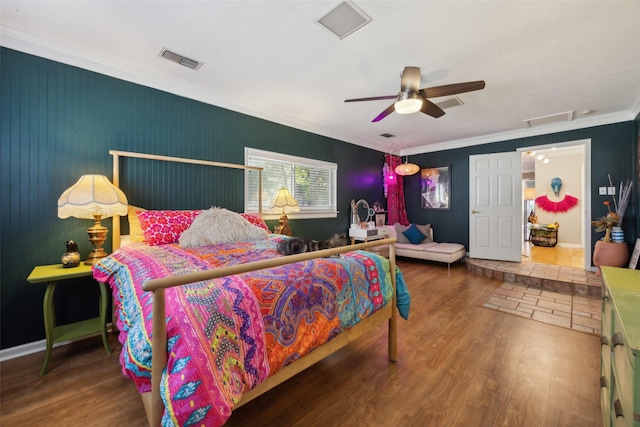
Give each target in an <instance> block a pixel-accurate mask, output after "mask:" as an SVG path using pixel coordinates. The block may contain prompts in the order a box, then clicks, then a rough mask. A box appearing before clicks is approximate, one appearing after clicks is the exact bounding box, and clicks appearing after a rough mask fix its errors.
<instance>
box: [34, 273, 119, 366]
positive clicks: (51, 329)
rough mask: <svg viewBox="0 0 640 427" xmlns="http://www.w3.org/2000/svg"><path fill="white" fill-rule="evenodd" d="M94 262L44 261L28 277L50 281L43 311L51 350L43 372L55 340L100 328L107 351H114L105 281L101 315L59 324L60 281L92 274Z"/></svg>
mask: <svg viewBox="0 0 640 427" xmlns="http://www.w3.org/2000/svg"><path fill="white" fill-rule="evenodd" d="M91 269H92V266H90V265H84V264H80V265H79V266H77V267H69V268H64V267H63V266H62V264H53V265H40V266H37V267H36V268H34V269H33V271H32V272H31V274H30V275H29V277H28V278H27V281H28V282H29V283H45V282H46V283H47V290H46V291H45V293H44V301H43V303H42V311H43V314H44V330H45V333H46V336H47V352H46V354H45V356H44V364H43V365H42V369H41V370H40V376H43V375H44V374H46V373H47V366H48V365H49V358H50V357H51V350H52V348H53V344H55V343H57V342H62V341H68V340H72V339H75V338H80V337H84V336H88V335H93V334H95V333H97V332H100V333H101V334H102V343H103V344H104V348H105V349H106V350H107V353H108V354H110V353H111V348H110V347H109V341H108V340H107V331H106V329H105V323H106V321H107V288H106V285H105V284H104V283H98V286H99V287H100V315H99V316H98V317H94V318H93V319H87V320H82V321H80V322H75V323H70V324H68V325H62V326H56V314H55V307H54V306H53V293H54V292H55V290H56V285H57V284H58V282H60V281H63V280H67V279H74V278H77V277H91V276H92V274H93V273H92V270H91Z"/></svg>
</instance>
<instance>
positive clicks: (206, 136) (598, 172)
mask: <svg viewBox="0 0 640 427" xmlns="http://www.w3.org/2000/svg"><path fill="white" fill-rule="evenodd" d="M0 75H1V76H2V79H1V81H0V117H1V118H0V120H1V122H0V123H1V128H0V191H1V193H0V206H1V207H2V208H1V209H0V304H1V305H0V340H1V341H0V348H2V349H4V348H8V347H13V346H16V345H19V344H24V343H29V342H33V341H37V340H40V339H43V338H44V328H43V323H42V298H43V295H44V285H30V284H29V283H28V282H27V281H26V277H27V276H28V275H29V273H30V271H31V269H32V268H33V266H35V265H40V264H53V263H58V262H59V260H60V256H61V255H62V253H63V252H64V242H65V241H66V240H68V239H74V240H76V241H77V242H78V243H79V245H80V247H81V252H82V254H83V255H86V253H88V252H89V242H88V241H87V236H86V229H87V228H88V227H89V224H88V223H87V221H84V220H78V219H73V218H71V219H65V220H61V219H58V217H57V199H58V197H59V196H60V194H61V193H62V192H63V191H64V190H65V189H66V188H67V187H69V186H70V185H71V184H73V183H74V182H75V181H76V180H77V179H78V177H79V176H80V175H82V174H85V173H102V174H105V175H107V176H109V177H110V176H111V157H110V156H109V155H108V150H110V149H118V150H126V151H137V152H147V153H154V154H163V155H170V156H179V157H190V158H200V159H205V160H216V161H223V162H231V163H242V162H243V161H244V147H245V146H248V147H253V148H260V149H265V150H272V151H278V152H282V153H287V154H291V155H296V156H303V157H310V158H315V159H319V160H325V161H330V162H336V163H338V183H339V189H338V206H339V209H340V211H341V212H340V214H339V216H338V218H336V219H321V220H295V221H292V224H291V225H292V228H293V231H294V234H297V235H301V236H306V237H309V238H314V239H321V238H324V237H325V236H327V235H328V234H331V233H333V232H334V231H341V230H342V231H344V230H346V229H347V227H348V223H349V202H350V200H351V199H360V198H364V199H366V200H368V201H370V202H372V201H376V200H380V201H383V194H382V183H381V180H382V176H381V166H382V164H383V155H382V153H379V152H375V151H373V150H369V149H366V148H363V147H357V146H353V145H351V144H346V143H343V142H341V141H337V140H333V139H330V138H326V137H322V136H319V135H314V134H311V133H308V132H304V131H300V130H297V129H292V128H289V127H286V126H282V125H278V124H274V123H271V122H268V121H265V120H260V119H256V118H254V117H249V116H246V115H243V114H239V113H235V112H232V111H228V110H225V109H222V108H218V107H215V106H211V105H207V104H203V103H200V102H197V101H194V100H190V99H186V98H181V97H178V96H175V95H171V94H168V93H165V92H162V91H158V90H155V89H150V88H147V87H144V86H140V85H136V84H132V83H129V82H125V81H122V80H118V79H114V78H110V77H106V76H103V75H100V74H97V73H93V72H90V71H87V70H83V69H79V68H75V67H70V66H67V65H63V64H60V63H57V62H53V61H49V60H46V59H42V58H38V57H35V56H32V55H27V54H24V53H20V52H17V51H14V50H10V49H6V48H1V49H0ZM638 127H640V121H638V120H636V121H635V122H628V123H621V124H615V125H608V126H601V127H594V128H590V129H582V130H577V131H572V132H564V133H558V134H552V135H543V136H538V137H532V138H526V139H520V140H513V141H504V142H497V143H494V144H486V145H481V146H477V147H469V148H461V149H455V150H445V151H440V152H437V153H428V154H422V155H416V156H411V160H412V161H413V162H415V163H417V164H419V165H421V166H425V167H426V166H444V165H451V167H452V170H451V172H452V176H451V183H452V200H451V205H452V207H451V210H449V211H441V212H434V211H425V210H422V209H420V205H419V176H418V175H415V176H412V177H408V178H406V186H405V195H406V201H407V210H408V215H409V219H410V220H411V221H413V222H431V223H433V224H434V227H435V230H436V238H437V239H438V240H440V241H456V242H461V243H464V244H465V245H467V244H468V232H467V228H468V173H469V172H468V168H469V167H468V156H469V155H470V154H481V153H490V152H499V151H511V150H514V149H516V148H517V147H521V146H530V145H542V144H548V143H552V142H561V141H570V140H577V139H584V138H591V140H592V159H591V167H592V171H591V173H592V183H591V189H590V191H591V198H592V205H593V206H596V205H597V203H600V202H601V199H600V198H599V197H598V196H597V194H596V193H597V186H598V185H602V182H603V181H604V180H605V179H606V174H607V173H614V174H615V176H620V177H629V178H631V176H632V175H633V179H634V180H636V182H637V171H636V161H635V159H636V146H637V142H638ZM234 173H235V174H234ZM125 179H126V180H127V182H126V183H125V182H124V180H125ZM621 179H622V178H621ZM131 183H136V184H135V185H132V184H131ZM212 183H213V184H212ZM123 189H124V191H125V193H126V194H127V196H128V198H129V200H130V202H131V203H132V204H137V205H140V206H144V207H147V208H208V207H210V206H212V205H217V206H223V207H227V208H229V209H232V210H241V209H242V194H243V191H244V181H243V177H242V175H240V176H238V173H237V172H236V171H230V172H228V173H225V172H219V171H218V172H211V171H205V170H203V169H199V168H197V167H196V168H193V167H188V166H176V165H174V166H168V165H167V164H163V163H157V162H150V163H145V162H144V161H137V160H129V161H128V163H127V165H125V166H124V169H123ZM637 189H638V187H637V185H636V186H634V194H633V199H632V203H631V205H630V207H629V210H628V213H627V221H629V223H632V224H633V226H631V227H627V228H625V233H626V234H625V237H626V239H627V241H632V240H633V239H635V236H636V235H637V234H638V230H640V224H639V221H640V220H639V219H638V217H639V215H638V213H639V211H640V209H639V206H638V204H639V203H638V200H639V198H638V191H637ZM414 195H415V197H414ZM105 224H106V225H107V226H108V227H110V221H107V222H105ZM273 224H274V222H270V225H271V226H273ZM596 238H597V236H595V235H594V236H592V240H593V241H595V239H596ZM106 247H107V248H109V247H110V242H109V241H108V242H107V245H106ZM97 295H98V294H97V287H96V286H93V285H92V283H91V281H83V280H77V281H73V282H70V283H68V284H65V286H61V287H60V288H59V290H58V291H56V307H57V309H58V311H57V316H58V317H57V319H58V321H59V322H60V323H67V322H70V321H75V320H79V319H82V318H86V317H89V316H93V315H95V314H96V313H97Z"/></svg>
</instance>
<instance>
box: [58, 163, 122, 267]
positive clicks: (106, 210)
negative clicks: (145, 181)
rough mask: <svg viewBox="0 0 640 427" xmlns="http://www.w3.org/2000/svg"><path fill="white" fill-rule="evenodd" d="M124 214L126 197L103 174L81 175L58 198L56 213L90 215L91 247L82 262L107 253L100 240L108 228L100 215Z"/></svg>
mask: <svg viewBox="0 0 640 427" xmlns="http://www.w3.org/2000/svg"><path fill="white" fill-rule="evenodd" d="M126 214H127V198H126V197H125V195H124V193H123V192H122V191H121V190H120V189H119V188H117V187H116V186H114V185H113V184H112V183H111V182H110V181H109V179H108V178H107V177H106V176H104V175H82V176H81V177H80V179H79V180H78V182H76V183H75V184H73V185H72V186H71V187H69V188H68V189H67V190H66V191H65V192H64V193H62V195H61V196H60V198H59V199H58V217H59V218H63V219H64V218H69V217H70V216H72V217H74V218H82V219H93V220H94V221H95V223H94V224H93V226H91V227H89V229H88V230H87V234H88V235H89V241H90V242H91V243H92V244H93V251H91V253H90V254H89V257H88V258H87V260H86V261H85V262H84V263H85V264H87V265H93V264H95V263H96V262H97V261H99V260H100V258H104V257H106V256H107V253H106V252H105V251H104V249H102V244H103V243H104V241H105V240H106V239H107V233H108V232H109V230H107V228H106V227H105V226H103V225H102V224H101V223H100V220H101V219H102V218H109V217H112V216H114V215H122V216H124V215H126Z"/></svg>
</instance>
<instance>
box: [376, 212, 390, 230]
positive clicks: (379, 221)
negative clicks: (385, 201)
mask: <svg viewBox="0 0 640 427" xmlns="http://www.w3.org/2000/svg"><path fill="white" fill-rule="evenodd" d="M386 223H387V214H386V213H385V212H376V227H384V226H385V224H386Z"/></svg>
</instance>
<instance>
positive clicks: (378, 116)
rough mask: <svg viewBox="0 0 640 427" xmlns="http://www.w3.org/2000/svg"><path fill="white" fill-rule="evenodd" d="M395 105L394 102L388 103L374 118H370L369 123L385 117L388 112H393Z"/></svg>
mask: <svg viewBox="0 0 640 427" xmlns="http://www.w3.org/2000/svg"><path fill="white" fill-rule="evenodd" d="M395 105H396V104H395V103H393V104H391V105H389V106H388V107H387V109H386V110H384V111H383V112H382V113H380V114H378V115H377V116H376V118H375V119H373V120H371V123H375V122H379V121H380V120H382V119H384V118H385V117H387V116H388V115H389V114H391V113H393V112H394V111H395V110H396V108H395Z"/></svg>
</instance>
